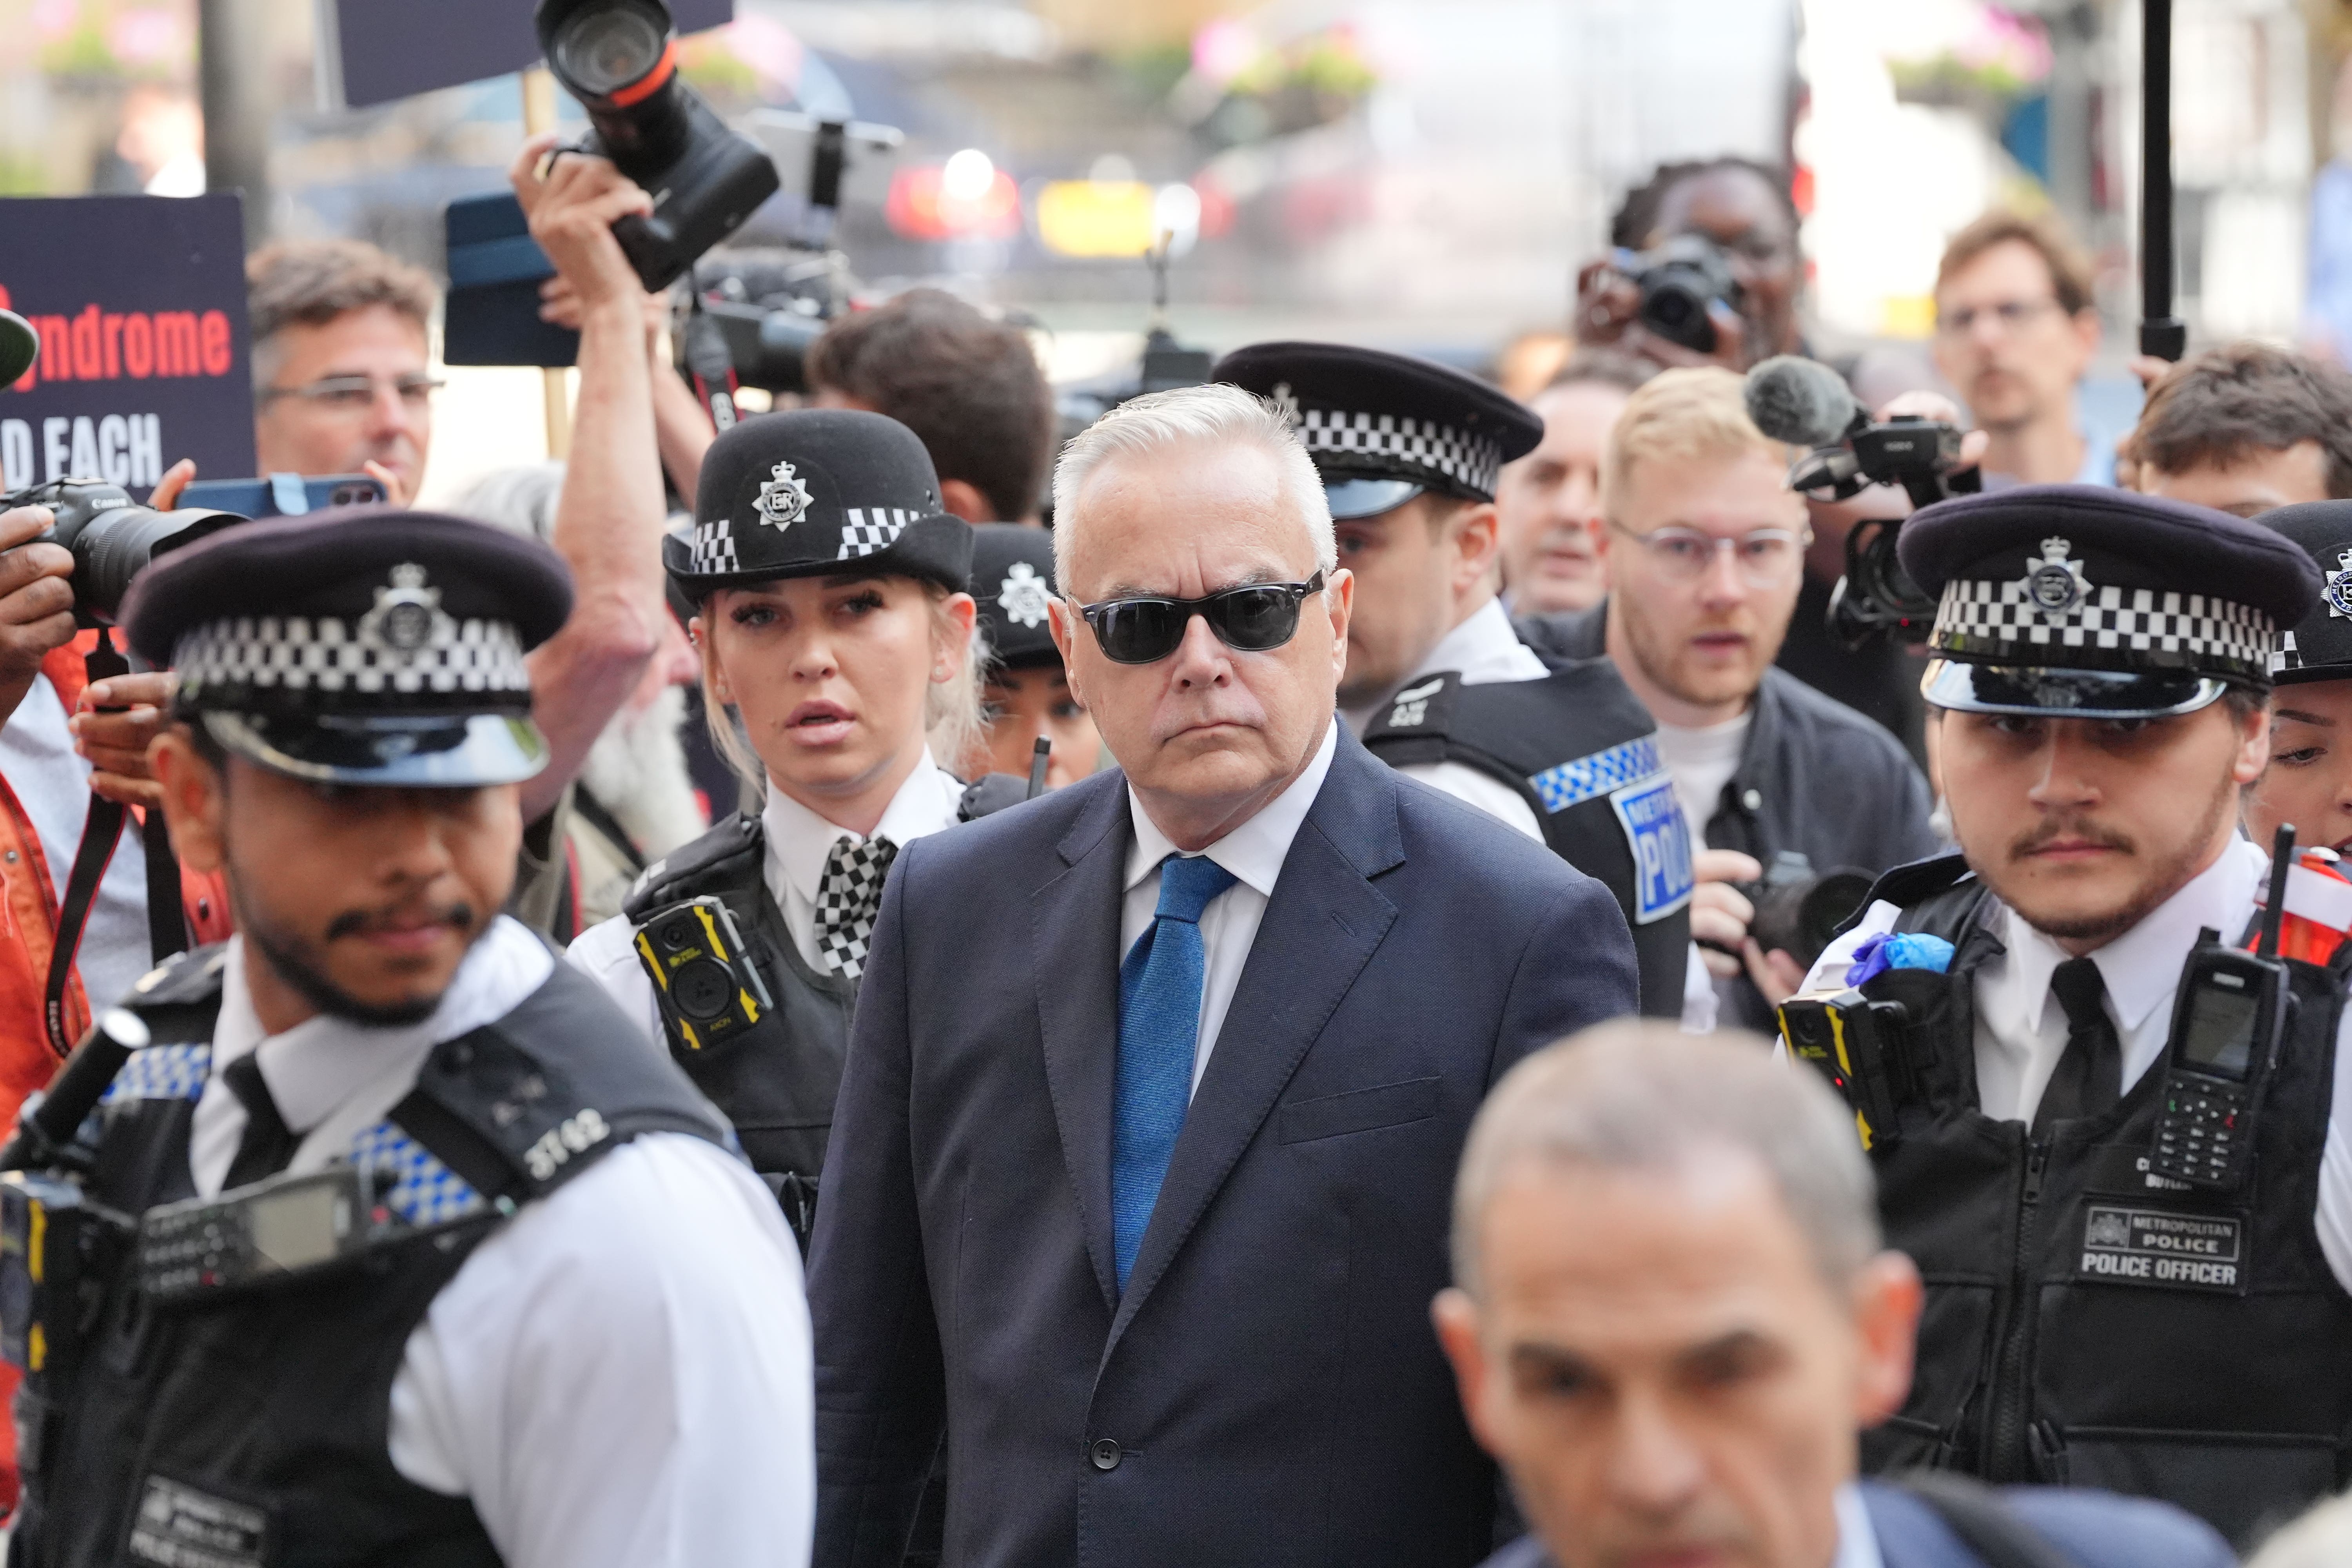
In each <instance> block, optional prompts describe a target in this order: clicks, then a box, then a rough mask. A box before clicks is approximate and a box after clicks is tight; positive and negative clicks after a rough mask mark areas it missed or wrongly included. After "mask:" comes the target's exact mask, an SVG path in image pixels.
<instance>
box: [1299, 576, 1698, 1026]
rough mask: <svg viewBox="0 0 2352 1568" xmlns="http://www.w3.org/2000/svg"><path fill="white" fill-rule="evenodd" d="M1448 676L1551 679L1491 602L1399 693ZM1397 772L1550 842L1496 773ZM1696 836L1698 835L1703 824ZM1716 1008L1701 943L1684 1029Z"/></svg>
mask: <svg viewBox="0 0 2352 1568" xmlns="http://www.w3.org/2000/svg"><path fill="white" fill-rule="evenodd" d="M1448 671H1451V672H1453V673H1454V674H1455V675H1458V676H1459V677H1460V678H1461V680H1462V684H1463V685H1465V686H1499V685H1502V684H1503V683H1504V682H1506V681H1513V680H1541V679H1543V678H1544V677H1545V676H1547V675H1549V674H1550V673H1551V671H1550V670H1549V669H1548V668H1545V666H1544V661H1543V660H1542V659H1540V658H1538V657H1536V652H1535V650H1534V649H1533V648H1531V647H1528V645H1527V644H1525V643H1523V642H1521V641H1520V640H1519V634H1518V633H1517V632H1516V631H1513V630H1512V629H1511V617H1510V615H1509V613H1508V612H1507V611H1506V610H1505V609H1504V608H1503V601H1502V600H1501V599H1499V598H1496V599H1489V600H1487V601H1486V604H1485V605H1481V606H1480V607H1479V608H1478V609H1476V610H1475V611H1474V612H1472V613H1471V614H1470V615H1469V616H1467V617H1465V619H1464V620H1463V622H1462V624H1461V625H1460V626H1455V627H1454V629H1453V630H1452V631H1450V632H1448V633H1446V634H1445V635H1444V637H1440V638H1439V639H1438V642H1437V646H1436V647H1433V648H1432V649H1430V650H1429V657H1428V658H1424V659H1423V660H1422V661H1421V665H1420V667H1419V668H1416V669H1415V670H1414V671H1413V672H1412V674H1411V675H1409V676H1407V677H1405V678H1404V679H1402V680H1401V681H1399V682H1398V683H1397V689H1398V690H1400V691H1402V690H1403V689H1405V688H1406V687H1408V686H1410V685H1412V683H1413V682H1414V681H1416V680H1420V679H1424V678H1425V677H1428V676H1432V675H1442V674H1444V673H1446V672H1448ZM1387 705H1388V698H1387V697H1386V696H1383V697H1382V698H1381V700H1380V701H1378V702H1375V703H1372V704H1371V705H1370V706H1369V707H1364V708H1350V709H1347V710H1343V711H1342V712H1341V713H1340V715H1339V716H1340V717H1341V718H1342V719H1345V720H1346V721H1348V728H1349V730H1350V731H1353V732H1354V733H1356V734H1357V735H1361V734H1363V733H1364V731H1366V730H1368V729H1370V727H1371V725H1372V723H1373V721H1376V720H1377V719H1379V717H1380V715H1381V710H1382V709H1383V708H1385V707H1386V706H1387ZM1397 772H1399V773H1402V774H1404V775H1405V776H1406V777H1407V778H1412V779H1419V780H1420V781H1421V782H1422V783H1423V784H1428V785H1429V786H1430V787H1431V788H1433V789H1441V790H1444V792H1445V793H1446V794H1447V795H1452V796H1453V797H1454V799H1456V800H1458V801H1461V802H1463V803H1464V804H1465V805H1475V806H1476V807H1477V808H1478V809H1479V810H1480V811H1483V812H1485V813H1486V815H1487V816H1491V817H1493V818H1495V820H1496V821H1497V822H1501V823H1505V824H1507V825H1508V826H1512V827H1516V828H1517V829H1518V830H1519V831H1520V832H1521V833H1524V834H1526V835H1527V836H1528V837H1530V838H1532V839H1534V840H1535V841H1536V842H1537V843H1538V844H1543V843H1546V842H1547V840H1546V839H1545V837H1544V830H1543V824H1542V822H1541V821H1539V820H1538V818H1537V816H1536V808H1535V807H1534V806H1532V805H1528V801H1527V797H1526V796H1525V795H1521V794H1520V793H1519V792H1518V791H1517V790H1515V789H1513V788H1512V787H1511V786H1510V785H1509V784H1505V783H1504V782H1503V781H1502V780H1500V779H1498V778H1496V776H1495V775H1494V774H1492V773H1486V772H1484V771H1482V770H1480V769H1478V768H1474V767H1472V766H1470V765H1469V764H1468V763H1411V764H1410V765H1408V766H1405V767H1401V768H1399V769H1397ZM1691 831H1692V832H1693V833H1694V834H1696V832H1697V831H1698V827H1697V825H1696V823H1694V824H1693V826H1692V829H1691ZM1702 847H1704V846H1702ZM1717 1005H1718V1004H1717V997H1716V993H1715V980H1714V977H1713V976H1711V975H1709V974H1708V973H1707V972H1706V962H1705V961H1704V960H1702V959H1701V958H1700V957H1699V955H1698V944H1697V943H1696V942H1694V943H1692V944H1691V950H1690V954H1689V957H1688V960H1687V961H1686V962H1685V964H1684V966H1683V1019H1682V1022H1683V1027H1684V1028H1685V1029H1686V1030H1688V1031H1690V1032H1691V1033H1693V1034H1706V1032H1708V1031H1709V1030H1711V1029H1713V1028H1714V1027H1715V1022H1716V1016H1717Z"/></svg>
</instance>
